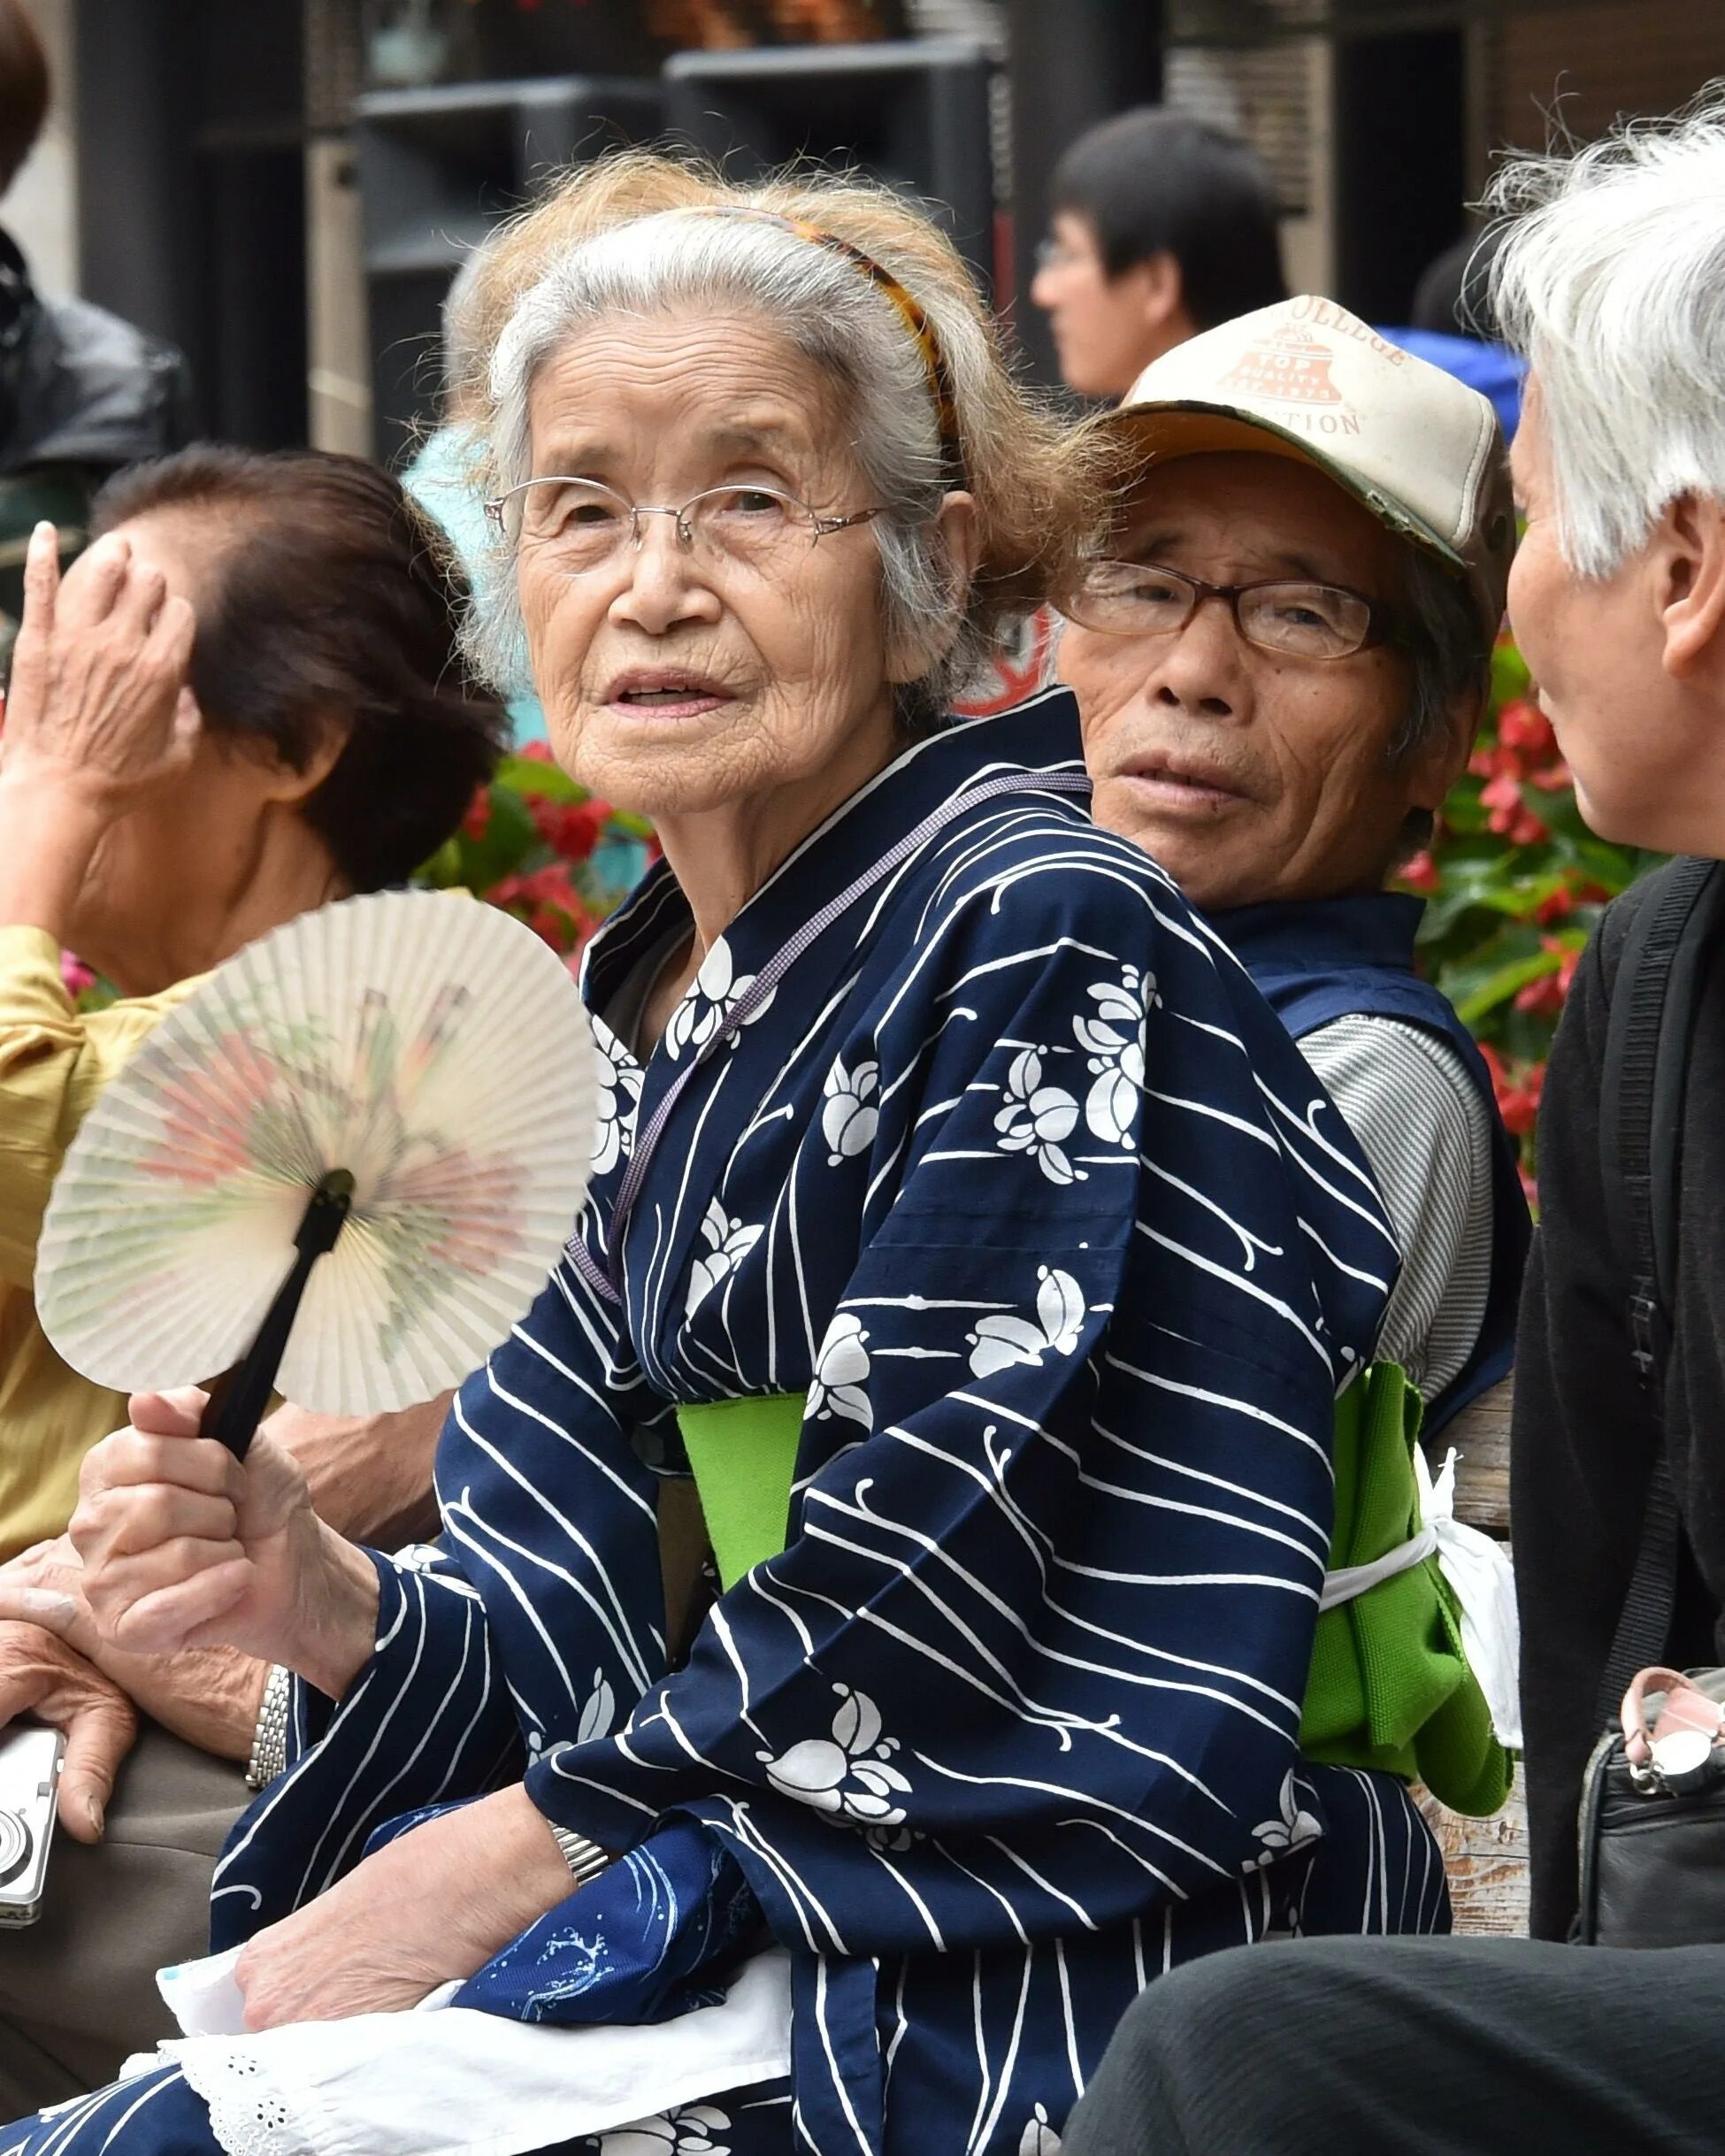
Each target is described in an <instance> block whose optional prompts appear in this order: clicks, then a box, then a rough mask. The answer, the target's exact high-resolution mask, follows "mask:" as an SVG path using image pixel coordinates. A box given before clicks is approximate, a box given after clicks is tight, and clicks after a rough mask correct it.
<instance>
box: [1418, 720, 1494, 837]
mask: <svg viewBox="0 0 1725 2156" xmlns="http://www.w3.org/2000/svg"><path fill="white" fill-rule="evenodd" d="M1484 716H1485V692H1484V691H1483V689H1465V690H1464V691H1463V692H1462V694H1460V695H1459V696H1458V697H1457V698H1456V699H1455V701H1454V702H1453V703H1452V704H1451V706H1450V710H1449V724H1448V725H1447V726H1445V728H1443V730H1442V731H1441V732H1440V733H1437V735H1436V736H1435V737H1434V738H1433V739H1432V740H1430V741H1428V742H1427V743H1426V745H1425V747H1424V748H1422V749H1421V750H1420V751H1419V753H1418V755H1417V756H1414V757H1412V758H1410V760H1409V762H1408V765H1407V805H1408V807H1409V808H1410V809H1430V811H1431V813H1432V814H1433V815H1436V814H1437V810H1438V809H1441V808H1442V807H1443V805H1444V802H1445V797H1446V796H1447V795H1448V793H1449V790H1450V788H1451V787H1452V786H1453V785H1454V784H1455V782H1456V780H1457V779H1460V776H1461V774H1462V772H1463V771H1466V770H1467V768H1468V757H1469V756H1471V755H1472V754H1473V748H1474V737H1475V736H1476V734H1477V733H1478V732H1479V723H1480V721H1481V719H1482V718H1483V717H1484Z"/></svg>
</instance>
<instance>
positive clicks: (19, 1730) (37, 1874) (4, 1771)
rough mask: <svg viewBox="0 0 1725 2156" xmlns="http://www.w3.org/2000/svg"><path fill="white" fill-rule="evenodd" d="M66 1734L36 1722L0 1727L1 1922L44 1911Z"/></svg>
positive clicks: (29, 1920) (31, 1919)
mask: <svg viewBox="0 0 1725 2156" xmlns="http://www.w3.org/2000/svg"><path fill="white" fill-rule="evenodd" d="M64 1756H65V1738H64V1737H63V1736H62V1735H61V1733H60V1732H59V1730H48V1729H43V1728H42V1726H41V1725H40V1724H39V1723H37V1722H14V1723H13V1724H12V1727H11V1728H10V1729H7V1730H0V1925H7V1924H14V1925H15V1924H34V1923H35V1921H36V1919H37V1917H39V1916H40V1915H41V1914H42V1882H43V1880H44V1879H45V1878H46V1876H47V1875H48V1849H49V1845H50V1842H51V1841H52V1840H53V1838H54V1795H55V1791H56V1789H57V1787H58V1784H59V1779H60V1762H61V1761H62V1759H63V1758H64Z"/></svg>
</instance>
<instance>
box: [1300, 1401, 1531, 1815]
mask: <svg viewBox="0 0 1725 2156" xmlns="http://www.w3.org/2000/svg"><path fill="white" fill-rule="evenodd" d="M1423 1411H1424V1410H1423V1406H1422V1401H1421V1400H1420V1396H1419V1394H1418V1393H1417V1392H1415V1391H1414V1387H1413V1386H1412V1385H1409V1384H1408V1382H1407V1377H1406V1376H1405V1375H1404V1374H1403V1372H1402V1370H1401V1369H1400V1367H1399V1365H1398V1364H1396V1363H1393V1362H1378V1363H1374V1364H1373V1366H1372V1367H1371V1369H1370V1370H1368V1371H1367V1372H1366V1373H1365V1375H1364V1376H1363V1377H1361V1378H1360V1379H1359V1380H1358V1381H1357V1382H1356V1383H1355V1384H1354V1385H1352V1386H1350V1388H1349V1389H1348V1391H1347V1392H1345V1393H1343V1394H1342V1396H1341V1398H1340V1399H1339V1400H1338V1401H1337V1403H1336V1441H1335V1462H1336V1527H1335V1534H1334V1538H1333V1540H1332V1542H1331V1545H1330V1566H1331V1569H1334V1570H1337V1571H1339V1570H1342V1569H1344V1568H1345V1567H1349V1566H1353V1565H1363V1564H1369V1563H1371V1562H1372V1561H1373V1560H1374V1559H1375V1558H1378V1557H1382V1556H1384V1555H1385V1554H1387V1553H1388V1552H1389V1551H1391V1550H1392V1549H1394V1548H1396V1547H1397V1546H1398V1545H1399V1544H1400V1543H1403V1542H1406V1541H1407V1540H1409V1539H1410V1538H1412V1537H1413V1536H1414V1535H1415V1534H1417V1533H1418V1531H1419V1527H1420V1493H1419V1485H1418V1483H1417V1481H1416V1480H1415V1478H1414V1445H1415V1443H1416V1442H1417V1440H1418V1438H1419V1430H1420V1418H1421V1416H1422V1413H1423ZM1299 1748H1300V1750H1301V1752H1303V1753H1305V1755H1306V1757H1307V1759H1311V1760H1315V1761H1320V1762H1322V1764H1324V1765H1327V1766H1333V1767H1366V1768H1376V1769H1380V1770H1382V1771H1383V1772H1384V1773H1388V1774H1396V1775H1401V1776H1404V1777H1406V1778H1407V1779H1408V1780H1410V1781H1420V1782H1423V1783H1424V1784H1425V1785H1426V1787H1427V1788H1428V1789H1429V1790H1430V1792H1431V1793H1432V1795H1433V1796H1434V1797H1436V1798H1437V1799H1438V1801H1439V1802H1440V1803H1443V1804H1446V1805H1447V1806H1448V1807H1450V1809H1451V1810H1452V1811H1455V1812H1464V1813H1467V1814H1468V1815H1470V1816H1473V1817H1476V1818H1483V1817H1484V1816H1485V1815H1487V1814H1489V1813H1491V1812H1495V1811H1496V1810H1497V1809H1498V1807H1499V1806H1500V1805H1501V1804H1502V1802H1503V1800H1504V1799H1505V1798H1506V1796H1507V1795H1508V1794H1509V1784H1510V1778H1511V1774H1512V1771H1513V1763H1512V1761H1511V1758H1510V1755H1509V1753H1507V1752H1506V1751H1505V1750H1504V1748H1503V1746H1501V1745H1499V1743H1498V1741H1497V1738H1496V1737H1495V1736H1494V1735H1493V1733H1492V1729H1491V1710H1490V1709H1489V1708H1488V1707H1487V1706H1486V1704H1485V1696H1484V1694H1483V1692H1481V1690H1480V1688H1479V1684H1478V1681H1477V1680H1476V1677H1475V1676H1474V1674H1473V1672H1472V1670H1471V1669H1469V1668H1468V1661H1467V1657H1466V1655H1465V1654H1464V1653H1463V1652H1462V1646H1461V1625H1460V1615H1459V1613H1458V1611H1457V1608H1456V1604H1455V1598H1454V1596H1453V1593H1452V1592H1451V1590H1450V1588H1449V1585H1448V1584H1447V1583H1446V1582H1445V1579H1444V1577H1443V1575H1442V1574H1441V1573H1440V1572H1439V1570H1438V1569H1437V1558H1436V1557H1435V1556H1431V1557H1428V1558H1427V1559H1426V1560H1425V1561H1424V1562H1423V1563H1422V1564H1418V1565H1415V1566H1414V1567H1413V1569H1411V1570H1409V1571H1406V1572H1398V1573H1396V1574H1395V1575H1394V1576H1393V1577H1391V1578H1389V1579H1386V1580H1380V1581H1379V1583H1378V1584H1377V1585H1376V1586H1375V1587H1372V1588H1369V1589H1368V1590H1367V1592H1365V1593H1364V1594H1362V1595H1359V1596H1356V1597H1355V1599H1354V1600H1353V1601H1351V1602H1344V1603H1343V1604H1341V1606H1340V1607H1338V1608H1336V1609H1330V1610H1326V1611H1325V1612H1324V1613H1323V1615H1322V1616H1320V1617H1319V1619H1318V1623H1317V1632H1316V1636H1315V1638H1314V1641H1313V1645H1312V1666H1311V1669H1310V1672H1309V1673H1308V1675H1307V1683H1306V1699H1305V1711H1304V1714H1303V1715H1302V1717H1301V1721H1300V1725H1299Z"/></svg>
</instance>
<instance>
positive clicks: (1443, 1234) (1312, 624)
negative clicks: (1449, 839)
mask: <svg viewBox="0 0 1725 2156" xmlns="http://www.w3.org/2000/svg"><path fill="white" fill-rule="evenodd" d="M1324 428H1330V429H1332V430H1333V431H1330V432H1324V431H1320V430H1322V429H1324ZM1096 431H1097V432H1098V433H1099V434H1101V435H1102V436H1103V437H1104V438H1105V439H1106V440H1107V441H1108V442H1109V444H1110V448H1111V453H1112V454H1113V455H1114V457H1115V458H1116V460H1117V480H1116V486H1117V490H1118V494H1119V509H1118V511H1117V517H1116V525H1115V533H1114V536H1113V538H1112V541H1111V542H1110V546H1109V558H1108V559H1105V560H1102V561H1099V562H1096V563H1094V564H1092V565H1091V566H1090V568H1089V570H1088V571H1087V572H1086V574H1085V579H1084V581H1083V583H1082V584H1081V585H1080V587H1078V589H1077V591H1076V592H1075V593H1074V594H1073V595H1071V596H1070V597H1069V599H1068V600H1067V601H1066V602H1065V611H1066V613H1067V614H1068V616H1069V624H1068V626H1067V628H1066V630H1065V633H1064V634H1063V636H1062V641H1061V648H1060V670H1061V675H1062V679H1064V680H1065V681H1067V682H1068V683H1069V685H1070V686H1071V687H1072V688H1073V689H1074V690H1075V692H1076V693H1077V698H1078V709H1079V712H1080V714H1081V717H1082V718H1083V722H1084V731H1085V762H1086V763H1087V764H1088V765H1089V767H1090V771H1091V773H1092V777H1093V778H1094V779H1095V782H1096V792H1095V796H1094V802H1093V813H1094V815H1095V817H1096V820H1097V821H1098V823H1100V825H1103V827H1104V828H1105V829H1107V830H1110V831H1117V832H1120V833H1121V834H1122V835H1123V836H1124V837H1126V838H1130V839H1132V840H1136V841H1137V843H1138V845H1140V846H1142V847H1144V848H1146V851H1147V852H1148V853H1150V854H1151V855H1153V856H1154V859H1155V860H1157V861H1158V862H1159V863H1161V866H1162V867H1163V868H1165V869H1166V870H1167V871H1168V872H1169V875H1170V876H1172V877H1173V878H1174V879H1175V881H1176V882H1177V884H1178V885H1179V886H1180V887H1181V889H1182V890H1183V891H1184V893H1185V894H1186V896H1187V897H1188V898H1189V899H1190V900H1191V901H1192V903H1193V904H1194V905H1196V906H1199V907H1200V908H1201V909H1203V910H1204V912H1205V913H1206V914H1207V916H1208V917H1209V919H1210V922H1211V924H1212V925H1213V926H1215V928H1217V929H1219V930H1220V931H1221V932H1222V934H1223V937H1224V938H1225V939H1226V940H1227V941H1228V942H1229V943H1230V946H1231V947H1232V948H1233V949H1234V951H1235V952H1236V954H1237V955H1238V957H1239V958H1240V960H1241V962H1242V963H1244V965H1245V966H1246V970H1247V971H1248V972H1250V973H1251V974H1252V976H1253V979H1254V980H1255V981H1256V983H1257V985H1258V986H1259V988H1260V989H1261V991H1262V992H1263V994H1265V995H1266V996H1267V997H1268V998H1269V1001H1270V1003H1271V1004H1272V1005H1273V1006H1274V1008H1275V1009H1276V1010H1277V1012H1278V1013H1279V1014H1280V1015H1281V1017H1282V1018H1283V1020H1284V1024H1287V1026H1288V1027H1289V1030H1290V1031H1291V1032H1292V1033H1293V1035H1294V1037H1295V1039H1296V1040H1299V1043H1300V1046H1301V1048H1302V1050H1303V1052H1304V1054H1305V1055H1306V1058H1307V1062H1308V1063H1311V1065H1312V1066H1313V1068H1314V1069H1315V1070H1316V1072H1317V1074H1318V1076H1319V1077H1320V1078H1322V1080H1323V1083H1324V1086H1325V1088H1326V1089H1327V1091H1328V1092H1329V1093H1330V1097H1331V1099H1332V1100H1333V1101H1335V1102H1336V1104H1337V1106H1338V1108H1339V1109H1341V1111H1342V1113H1343V1115H1344V1116H1345V1117H1346V1118H1347V1121H1348V1124H1349V1125H1350V1127H1351V1128H1352V1130H1353V1133H1354V1136H1355V1137H1356V1138H1357V1139H1359V1140H1360V1143H1361V1147H1362V1148H1363V1150H1364V1152H1365V1155H1366V1157H1367V1159H1368V1161H1369V1162H1371V1164H1372V1170H1373V1172H1374V1173H1375V1175H1376V1178H1377V1184H1378V1188H1379V1190H1380V1191H1381V1192H1382V1193H1383V1196H1384V1202H1385V1205H1386V1206H1387V1208H1388V1209H1389V1213H1390V1217H1391V1222H1392V1224H1394V1226H1395V1229H1396V1232H1397V1240H1398V1242H1399V1245H1400V1247H1401V1252H1402V1270H1401V1276H1400V1278H1399V1281H1398V1282H1397V1285H1396V1291H1395V1293H1394V1296H1393V1297H1392V1298H1391V1305H1390V1309H1389V1313H1388V1315H1387V1316H1386V1318H1385V1321H1384V1332H1383V1334H1382V1335H1381V1336H1380V1338H1379V1340H1378V1346H1377V1353H1378V1355H1379V1356H1380V1358H1382V1359H1384V1360H1385V1361H1389V1362H1397V1363H1399V1364H1400V1365H1401V1366H1402V1368H1403V1369H1404V1370H1406V1371H1407V1375H1408V1377H1410V1379H1411V1380H1412V1381H1413V1382H1414V1385H1415V1386H1416V1387H1417V1389H1418V1390H1419V1392H1420V1393H1421V1394H1422V1398H1423V1399H1424V1400H1425V1402H1426V1403H1427V1414H1426V1419H1425V1429H1426V1432H1427V1434H1428V1435H1430V1434H1432V1433H1434V1432H1435V1431H1437V1430H1438V1429H1440V1428H1441V1427H1442V1425H1443V1424H1444V1423H1445V1422H1446V1421H1447V1420H1448V1419H1449V1417H1450V1416H1453V1414H1455V1413H1456V1412H1457V1411H1458V1410H1459V1409H1460V1408H1462V1407H1464V1406H1465V1405H1466V1404H1467V1402H1468V1400H1471V1399H1473V1398H1475V1397H1476V1395H1477V1394H1478V1393H1480V1392H1482V1391H1483V1389H1484V1388H1485V1387H1486V1386H1488V1385H1492V1384H1494V1383H1496V1382H1497V1381H1498V1380H1499V1379H1500V1378H1502V1377H1505V1376H1506V1374H1507V1372H1508V1370H1509V1366H1510V1362H1511V1358H1512V1353H1513V1348H1514V1330H1515V1310H1516V1302H1517V1299H1518V1297H1519V1294H1520V1292H1521V1282H1522V1265H1523V1263H1524V1261H1525V1258H1526V1254H1527V1246H1528V1234H1529V1223H1528V1208H1527V1201H1526V1200H1525V1198H1524V1197H1523V1196H1522V1188H1521V1184H1520V1181H1519V1179H1518V1178H1517V1175H1516V1170H1515V1160H1514V1152H1513V1149H1512V1147H1511V1145H1510V1142H1509V1139H1508V1137H1507V1135H1506V1132H1505V1131H1504V1128H1503V1124H1502V1120H1501V1118H1500V1116H1499V1113H1498V1108H1497V1102H1496V1100H1495V1098H1494V1096H1493V1093H1492V1087H1491V1075H1490V1073H1489V1071H1488V1070H1486V1067H1485V1065H1484V1063H1483V1060H1482V1059H1481V1056H1480V1054H1479V1051H1478V1049H1477V1048H1476V1046H1475V1044H1474V1041H1473V1040H1472V1038H1471V1036H1470V1035H1469V1034H1468V1030H1467V1028H1466V1027H1465V1026H1464V1025H1463V1024H1461V1021H1460V1018H1458V1017H1457V1016H1456V1014H1455V1011H1454V1009H1453V1007H1452V1006H1451V1005H1450V1003H1449V1002H1448V1001H1446V1000H1445V998H1444V997H1443V996H1442V995H1441V994H1439V993H1438V991H1437V989H1436V988H1434V987H1432V986H1430V983H1429V982H1426V981H1424V980H1422V979H1421V978H1419V976H1418V974H1417V972H1416V971H1415V967H1414V940H1415V938H1416V936H1417V934H1418V932H1419V928H1420V924H1421V921H1422V917H1423V916H1424V913H1425V902H1424V901H1423V900H1422V899H1419V898H1415V897H1414V896H1413V895H1412V894H1407V893H1404V892H1396V891H1391V890H1390V889H1388V888H1386V886H1387V885H1388V884H1389V882H1390V880H1391V878H1392V877H1393V876H1394V874H1395V872H1396V871H1397V869H1398V868H1399V865H1400V864H1401V863H1402V862H1404V861H1405V860H1406V859H1407V857H1408V856H1409V855H1411V854H1413V853H1414V852H1416V851H1418V849H1419V848H1421V847H1422V846H1423V845H1425V844H1426V843H1427V842H1428V840H1430V834H1431V829H1432V822H1433V817H1434V814H1435V812H1436V810H1437V809H1438V808H1439V807H1440V806H1441V805H1442V803H1443V801H1444V799H1445V795H1446V794H1447V793H1448V792H1449V789H1450V787H1451V786H1453V783H1454V782H1455V780H1456V779H1457V778H1459V777H1460V773H1461V772H1462V771H1464V770H1465V769H1466V766H1467V762H1468V751H1469V750H1470V748H1472V745H1473V739H1474V734H1475V731H1476V728H1477V726H1478V724H1479V720H1480V717H1481V715H1482V713H1483V710H1484V707H1485V699H1486V694H1487V691H1488V687H1489V679H1490V661H1491V646H1492V643H1493V641H1494V640H1495V638H1496V635H1497V632H1498V629H1499V624H1500V623H1501V620H1502V617H1503V601H1504V586H1505V579H1506V576H1507V573H1508V567H1509V561H1510V556H1511V553H1512V550H1513V548H1514V517H1513V514H1512V510H1511V503H1510V496H1509V480H1508V473H1507V471H1506V466H1505V463H1504V448H1503V441H1502V438H1501V436H1500V435H1499V431H1498V427H1497V425H1496V422H1495V419H1494V418H1493V416H1492V410H1491V405H1490V404H1489V403H1487V402H1486V400H1485V399H1484V398H1483V396H1481V395H1478V394H1477V393H1476V392H1475V391H1473V390H1471V389H1468V388H1467V387H1464V386H1463V385H1462V384H1461V383H1460V382H1458V381H1456V380H1453V378H1451V377H1450V376H1449V375H1447V374H1445V373H1444V372H1439V370H1438V369H1437V368H1436V367H1432V366H1429V365H1427V364H1425V363H1424V362H1423V361H1421V360H1418V359H1413V358H1410V357H1405V356H1404V355H1403V354H1402V353H1400V352H1399V351H1397V350H1394V349H1392V348H1391V347H1390V346H1389V345H1388V344H1386V343H1385V342H1384V341H1383V340H1382V339H1381V338H1379V337H1377V336H1376V335H1375V334H1374V333H1373V332H1372V331H1371V330H1370V329H1369V328H1368V326H1367V325H1366V324H1365V323H1364V322H1361V321H1360V320H1358V319H1357V318H1355V317H1354V316H1353V315H1350V314H1348V313H1346V312H1345V311H1344V310H1343V309H1342V308H1340V307H1338V306H1337V305H1335V304H1334V303H1333V302H1330V301H1328V300H1322V299H1317V298H1315V297H1312V296H1311V295H1307V296H1304V297H1302V298H1299V299H1295V300H1292V301H1290V302H1287V303H1284V304H1283V305H1281V306H1276V307H1269V308H1264V309H1262V310H1261V311H1259V312H1257V313H1255V314H1252V315H1248V316H1246V317H1244V318H1242V319H1240V320H1238V321H1235V322H1229V323H1226V324H1224V325H1223V326H1222V327H1221V328H1219V329H1215V330H1210V331H1208V332H1207V333H1206V334H1203V335H1201V336H1199V337H1196V338H1194V339H1192V340H1191V341H1189V342H1187V343H1184V344H1182V345H1180V346H1179V347H1178V348H1177V349H1175V350H1173V351H1171V352H1169V353H1168V354H1166V355H1165V356H1164V357H1162V358H1161V359H1159V360H1157V361H1155V362H1154V364H1152V365H1151V366H1149V367H1148V368H1146V371H1145V372H1144V373H1143V375H1142V376H1141V377H1140V378H1139V379H1138V381H1137V383H1136V384H1135V385H1134V386H1133V387H1132V389H1131V393H1130V395H1128V396H1127V398H1126V400H1125V402H1124V403H1123V405H1122V406H1121V408H1120V409H1119V410H1118V411H1116V412H1115V413H1111V414H1109V415H1108V417H1107V418H1103V419H1100V420H1099V421H1098V422H1097V423H1096Z"/></svg>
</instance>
